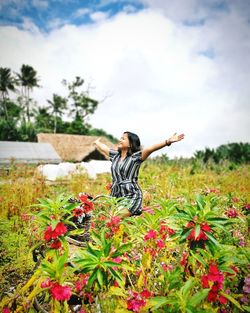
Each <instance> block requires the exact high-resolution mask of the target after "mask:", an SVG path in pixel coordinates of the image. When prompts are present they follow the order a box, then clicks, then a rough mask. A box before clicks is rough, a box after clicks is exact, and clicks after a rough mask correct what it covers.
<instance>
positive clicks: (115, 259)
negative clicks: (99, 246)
mask: <svg viewBox="0 0 250 313" xmlns="http://www.w3.org/2000/svg"><path fill="white" fill-rule="evenodd" d="M112 261H113V262H115V263H121V262H122V258H121V257H120V256H118V257H117V258H113V259H112Z"/></svg>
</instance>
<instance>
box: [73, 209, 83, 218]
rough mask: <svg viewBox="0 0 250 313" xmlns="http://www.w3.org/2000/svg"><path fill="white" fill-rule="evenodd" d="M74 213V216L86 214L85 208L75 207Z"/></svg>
mask: <svg viewBox="0 0 250 313" xmlns="http://www.w3.org/2000/svg"><path fill="white" fill-rule="evenodd" d="M73 214H74V216H77V217H78V216H81V215H83V214H84V211H83V209H82V208H80V207H78V208H75V209H74V210H73Z"/></svg>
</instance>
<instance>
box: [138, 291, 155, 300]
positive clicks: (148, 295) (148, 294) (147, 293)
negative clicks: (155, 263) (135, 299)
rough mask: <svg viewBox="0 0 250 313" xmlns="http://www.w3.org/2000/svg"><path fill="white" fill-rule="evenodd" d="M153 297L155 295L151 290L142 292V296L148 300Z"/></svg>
mask: <svg viewBox="0 0 250 313" xmlns="http://www.w3.org/2000/svg"><path fill="white" fill-rule="evenodd" d="M152 295H153V294H152V293H151V292H150V291H149V290H147V289H144V290H143V291H142V292H141V296H142V297H143V298H146V299H149V298H151V297H152Z"/></svg>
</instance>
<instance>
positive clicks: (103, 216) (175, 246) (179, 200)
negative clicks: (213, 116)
mask: <svg viewBox="0 0 250 313" xmlns="http://www.w3.org/2000/svg"><path fill="white" fill-rule="evenodd" d="M190 169H191V165H190V164H186V163H185V165H183V164H178V163H175V164H172V165H170V164H166V163H162V164H161V165H160V164H159V162H155V163H154V162H153V161H151V162H149V163H147V165H145V166H144V167H143V168H142V172H141V177H140V183H141V186H142V189H143V191H145V190H147V192H148V194H147V197H145V200H144V201H145V203H147V204H146V205H147V207H148V208H147V212H146V211H144V213H143V214H142V215H141V216H138V217H127V218H123V219H122V220H121V217H122V215H121V211H122V210H123V208H124V207H126V203H125V202H121V201H119V200H120V199H112V198H109V197H108V196H107V195H106V196H105V197H99V198H98V199H97V200H96V201H94V210H93V211H91V214H92V217H91V228H90V241H89V242H88V243H85V245H82V246H81V247H76V246H72V245H71V244H69V243H68V242H67V238H68V236H70V234H71V233H73V232H74V231H67V232H65V233H60V235H59V237H58V239H59V241H60V242H61V246H60V247H59V248H58V249H56V248H54V249H53V248H52V246H51V244H52V243H53V244H54V243H55V240H57V238H56V239H54V238H52V239H49V240H48V239H46V238H45V232H46V231H47V234H48V233H49V232H51V231H52V230H55V229H56V226H57V224H58V223H59V221H60V222H62V223H64V224H65V225H67V226H69V225H70V226H73V228H74V224H73V223H72V222H71V220H70V216H72V212H73V210H74V207H75V204H74V205H72V204H69V203H68V198H69V197H70V195H68V196H67V195H66V196H65V194H74V195H75V194H77V193H79V191H86V192H89V193H91V194H92V195H96V194H100V193H103V194H105V193H106V192H107V191H106V189H105V185H106V184H107V183H108V182H109V181H110V176H109V175H106V174H105V175H99V176H98V179H97V180H91V179H88V177H87V176H86V175H76V176H72V177H71V178H70V179H69V180H68V182H67V184H65V185H63V183H65V182H60V185H46V184H44V181H43V180H41V178H39V177H36V178H35V179H34V172H32V171H31V168H28V167H27V168H26V170H25V171H24V169H23V170H22V171H21V170H20V169H19V168H18V167H15V168H13V169H12V170H11V172H10V173H9V174H5V175H4V176H3V179H2V184H1V185H0V191H1V194H0V209H1V212H2V222H1V223H0V228H1V231H2V230H3V231H2V234H3V236H2V238H1V239H0V243H1V245H3V247H4V249H3V250H1V257H2V259H3V260H4V262H3V263H2V264H1V270H2V277H4V285H3V286H1V291H2V290H3V292H2V294H4V292H5V291H6V290H8V287H11V286H13V283H12V281H9V280H8V277H6V276H5V275H4V274H3V273H4V271H6V274H9V273H10V271H11V270H12V271H14V273H16V274H19V273H21V274H22V273H24V274H25V273H26V270H27V268H29V266H26V264H27V262H25V261H24V259H23V258H24V254H25V257H27V258H28V259H29V264H30V253H29V248H30V247H31V246H32V245H33V249H34V248H38V247H39V246H41V247H43V250H42V251H43V253H44V259H43V261H42V262H41V265H40V266H39V267H38V270H37V271H35V272H34V273H31V275H32V276H31V277H30V278H29V277H28V275H27V274H25V276H24V278H25V281H26V283H25V284H24V282H23V281H22V280H21V279H19V280H17V279H16V280H14V283H15V288H16V289H15V290H14V292H13V294H12V293H8V295H6V296H5V297H4V298H3V299H1V304H0V306H3V307H4V306H9V308H10V309H13V308H14V305H16V309H15V310H16V311H17V312H22V309H23V308H24V307H25V308H26V307H27V303H29V304H30V305H32V303H33V301H34V297H35V296H36V297H38V298H39V299H41V300H42V301H44V302H46V305H47V307H49V309H48V311H49V310H50V311H53V312H68V307H67V301H57V300H55V299H54V298H53V295H52V293H51V288H52V287H51V286H54V287H55V286H56V285H55V284H60V286H61V287H66V288H70V290H71V292H72V294H74V295H77V296H78V297H80V298H81V299H82V301H83V302H82V309H83V310H85V311H86V312H88V313H90V312H91V313H93V312H97V311H98V310H102V311H103V312H112V313H113V312H124V313H125V312H126V313H128V312H132V310H128V303H129V301H130V304H131V303H132V304H133V303H139V304H141V307H140V310H139V312H140V313H146V312H148V311H149V310H150V311H151V312H159V313H161V312H170V313H177V312H178V313H179V312H203V313H205V312H207V313H208V312H214V313H215V312H217V311H218V310H219V309H226V310H227V311H228V312H234V313H236V312H241V311H242V312H243V311H244V310H246V308H247V305H245V304H243V303H242V301H241V298H242V296H243V291H244V290H243V285H244V279H245V278H246V277H247V276H248V275H249V274H248V267H247V266H248V264H249V261H250V259H249V255H250V253H249V248H248V247H247V245H248V243H249V234H248V217H249V213H248V212H249V210H248V209H247V208H248V206H247V204H249V201H250V198H249V192H248V190H249V182H250V180H249V166H245V165H244V166H243V165H242V166H239V167H237V169H235V170H233V171H224V172H223V175H221V174H218V173H217V172H216V171H212V170H211V169H208V168H206V167H204V168H203V170H201V168H200V169H199V170H198V171H197V172H195V173H193V175H190ZM222 171H223V169H222ZM156 178H157V179H156ZM58 183H59V182H57V184H58ZM41 185H43V187H41ZM169 188H171V191H170V192H169ZM62 191H64V192H66V193H64V195H63V194H62ZM38 198H39V199H40V200H37V199H38ZM30 204H33V205H32V206H30ZM229 209H233V212H236V214H235V215H230V214H228V212H229V213H230V212H231V211H230V210H229ZM234 210H235V211H234ZM5 212H6V213H5ZM23 213H28V217H27V216H26V215H27V214H26V215H25V216H23ZM11 216H14V218H15V219H12V217H11ZM14 221H15V222H14ZM190 222H192V223H193V224H192V227H191V228H192V229H191V231H190V229H189V227H187V224H188V223H190ZM10 225H11V226H10ZM50 226H51V228H50V230H49V229H48V228H49V227H50ZM204 227H205V228H204ZM210 229H211V231H210ZM192 231H193V235H192V236H191V237H190V238H189V239H188V236H189V235H190V234H191V232H192ZM201 231H203V232H204V234H205V235H206V236H207V238H204V237H203V240H204V242H205V244H204V245H200V246H199V245H196V246H195V247H194V246H193V243H192V242H199V241H200V240H198V239H200V238H199V237H200V233H201ZM191 239H192V240H191ZM191 243H192V244H191ZM8 244H9V245H10V246H9V247H8ZM22 251H24V253H21V252H22ZM17 252H18V254H15V253H17ZM212 267H214V268H212ZM215 267H216V270H215ZM8 270H9V271H8ZM211 271H212V273H211ZM208 275H211V277H212V278H211V277H210V280H209V283H208V284H207V285H206V286H205V284H204V279H205V278H208ZM217 276H218V277H219V278H220V284H219V285H216V284H215V281H217V280H218V277H217ZM11 278H13V276H11ZM18 283H21V284H20V285H19V286H17V285H18ZM41 283H43V284H44V283H48V286H47V287H46V288H44V287H43V288H42V287H41ZM117 284H118V285H117ZM45 285H46V284H45ZM76 286H78V287H77V288H76ZM213 286H214V289H215V290H216V294H215V298H212V301H211V290H212V287H213ZM216 286H217V287H218V288H217V289H216ZM17 295H18V296H17ZM209 296H210V298H209ZM138 299H140V301H141V302H140V301H138ZM92 301H93V302H92ZM133 301H135V302H133ZM136 301H137V302H136ZM220 301H222V302H224V304H223V303H221V302H220ZM225 302H226V303H225ZM133 305H134V304H133ZM29 309H30V312H32V308H31V307H30V308H29ZM134 311H135V310H134Z"/></svg>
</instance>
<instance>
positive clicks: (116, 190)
mask: <svg viewBox="0 0 250 313" xmlns="http://www.w3.org/2000/svg"><path fill="white" fill-rule="evenodd" d="M183 138H184V134H181V135H177V134H176V133H175V134H174V135H173V136H171V137H170V138H169V139H167V140H165V141H163V142H160V143H158V144H154V145H152V146H150V147H147V148H144V149H141V143H140V139H139V137H138V136H137V135H136V134H134V133H131V132H128V131H126V132H124V133H123V135H122V137H121V139H120V140H119V143H118V150H113V149H109V147H108V146H106V145H105V144H104V143H102V142H100V138H99V139H97V140H96V141H95V145H96V146H97V148H98V149H99V150H100V151H101V152H103V153H104V154H106V155H109V157H110V161H111V162H112V164H111V174H112V186H111V196H113V197H116V198H120V197H123V198H126V199H128V200H129V205H128V208H127V209H126V213H125V214H124V215H125V216H132V215H140V214H141V213H142V208H141V204H142V191H141V189H140V187H139V185H138V183H137V180H138V174H139V169H140V166H141V163H142V162H143V161H145V160H146V159H147V158H148V157H149V155H150V154H151V153H152V152H154V151H156V150H159V149H162V148H164V147H166V146H170V145H171V144H172V143H174V142H177V141H180V140H182V139H183Z"/></svg>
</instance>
